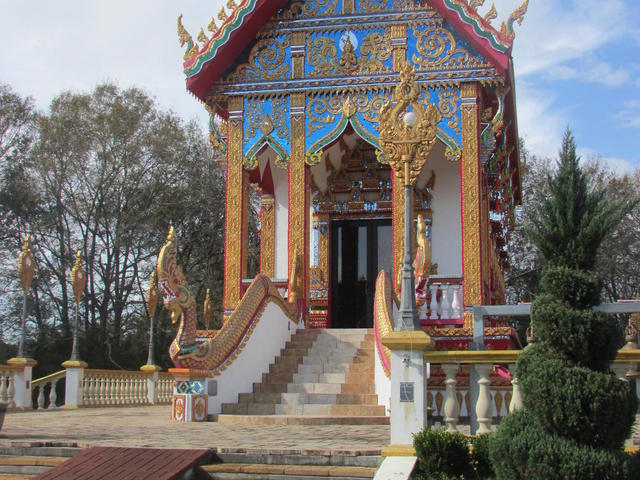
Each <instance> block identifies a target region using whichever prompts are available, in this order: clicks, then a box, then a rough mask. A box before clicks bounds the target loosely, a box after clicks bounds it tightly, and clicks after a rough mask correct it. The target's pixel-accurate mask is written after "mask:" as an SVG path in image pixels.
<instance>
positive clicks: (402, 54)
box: [390, 24, 407, 294]
mask: <svg viewBox="0 0 640 480" xmlns="http://www.w3.org/2000/svg"><path fill="white" fill-rule="evenodd" d="M390 28H391V45H392V48H393V70H394V71H395V72H399V71H400V68H401V67H402V65H403V64H404V62H405V61H406V58H407V25H406V24H398V25H392V26H391V27H390ZM391 175H392V177H393V213H392V222H393V272H392V275H393V277H392V278H393V285H394V286H395V288H396V291H397V292H398V294H400V271H401V270H402V252H403V249H404V187H403V183H402V179H401V177H399V176H397V175H396V174H394V173H393V170H392V171H391Z"/></svg>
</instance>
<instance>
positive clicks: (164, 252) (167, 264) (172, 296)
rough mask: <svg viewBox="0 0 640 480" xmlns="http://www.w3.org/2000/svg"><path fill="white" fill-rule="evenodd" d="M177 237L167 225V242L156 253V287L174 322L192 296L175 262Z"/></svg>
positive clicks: (191, 299) (173, 230)
mask: <svg viewBox="0 0 640 480" xmlns="http://www.w3.org/2000/svg"><path fill="white" fill-rule="evenodd" d="M177 252H178V239H177V237H176V232H175V229H174V228H173V226H171V227H169V234H168V235H167V242H166V243H165V244H164V246H163V247H162V249H161V250H160V254H159V255H158V265H157V272H158V287H159V288H160V291H161V292H162V294H163V297H164V305H165V307H167V309H168V310H169V311H170V312H171V321H172V323H176V322H177V321H178V320H179V319H180V317H181V316H182V314H183V313H184V310H185V309H186V308H187V306H188V305H189V303H190V302H192V301H193V296H192V295H191V292H190V291H189V289H188V288H187V280H186V279H185V277H184V274H183V273H182V269H181V268H180V266H179V265H178V264H177V261H176V255H177Z"/></svg>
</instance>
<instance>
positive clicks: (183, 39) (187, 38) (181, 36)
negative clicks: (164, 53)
mask: <svg viewBox="0 0 640 480" xmlns="http://www.w3.org/2000/svg"><path fill="white" fill-rule="evenodd" d="M178 41H179V42H180V46H181V47H184V46H185V44H187V43H189V42H191V43H192V44H193V38H192V37H191V35H190V34H189V32H187V29H186V28H184V25H183V24H182V14H180V15H178ZM189 48H191V47H190V46H188V47H187V49H189Z"/></svg>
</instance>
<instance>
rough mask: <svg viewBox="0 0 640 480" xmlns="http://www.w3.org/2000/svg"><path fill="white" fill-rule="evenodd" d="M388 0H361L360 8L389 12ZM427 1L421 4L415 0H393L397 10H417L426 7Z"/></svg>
mask: <svg viewBox="0 0 640 480" xmlns="http://www.w3.org/2000/svg"><path fill="white" fill-rule="evenodd" d="M387 3H388V2H386V1H384V2H381V1H380V0H360V4H359V5H360V10H361V11H362V12H363V13H379V12H388V11H389V10H390V9H389V7H388V6H387ZM425 3H426V2H424V1H422V2H420V3H419V4H416V1H415V0H395V1H394V2H393V10H395V11H398V10H399V11H407V10H416V9H417V8H424V4H425Z"/></svg>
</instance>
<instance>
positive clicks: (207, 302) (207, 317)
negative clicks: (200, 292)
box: [202, 288, 213, 330]
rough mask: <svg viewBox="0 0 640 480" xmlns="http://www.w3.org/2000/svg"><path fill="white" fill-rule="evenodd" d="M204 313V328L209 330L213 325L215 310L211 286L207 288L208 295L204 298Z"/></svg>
mask: <svg viewBox="0 0 640 480" xmlns="http://www.w3.org/2000/svg"><path fill="white" fill-rule="evenodd" d="M202 313H203V315H202V316H203V318H204V328H205V329H207V330H209V327H210V326H211V317H212V315H213V310H211V289H209V288H207V296H206V297H205V299H204V305H203V306H202Z"/></svg>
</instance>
